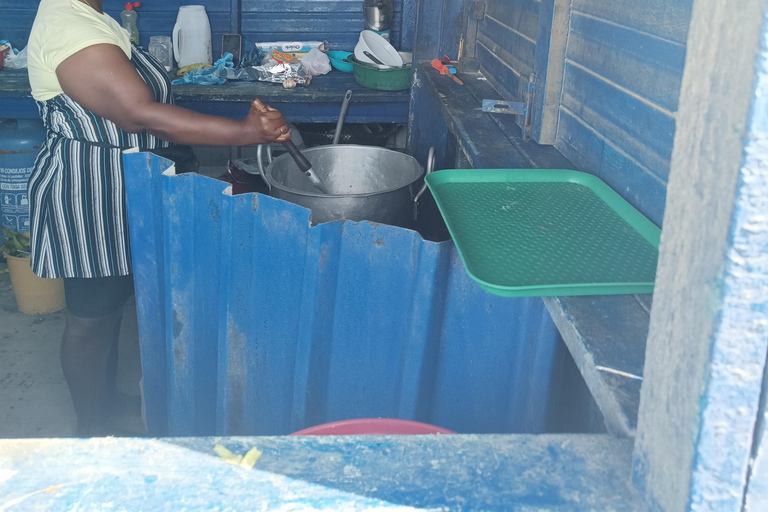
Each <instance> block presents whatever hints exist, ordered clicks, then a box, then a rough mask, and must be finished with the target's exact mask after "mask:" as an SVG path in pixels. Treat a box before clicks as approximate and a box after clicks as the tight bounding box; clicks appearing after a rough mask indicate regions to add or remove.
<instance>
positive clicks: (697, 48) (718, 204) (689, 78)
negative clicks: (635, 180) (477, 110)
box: [634, 0, 768, 511]
mask: <svg viewBox="0 0 768 512" xmlns="http://www.w3.org/2000/svg"><path fill="white" fill-rule="evenodd" d="M734 7H735V5H734V4H733V3H731V2H722V1H720V0H697V1H696V2H695V3H694V6H693V15H692V20H691V24H690V34H689V38H688V43H687V47H688V53H687V57H686V65H685V71H684V73H683V81H682V88H681V96H680V108H679V115H678V120H679V122H678V128H677V133H676V135H675V149H674V153H673V155H672V164H671V172H670V182H669V193H668V199H667V211H666V217H665V221H664V231H663V233H662V239H661V254H660V260H659V269H658V274H657V280H656V283H657V285H656V292H655V295H654V303H653V310H652V311H651V327H650V334H649V338H648V350H647V352H646V362H645V380H644V383H643V388H642V393H641V406H640V416H639V422H638V435H637V442H636V443H635V457H634V481H635V486H636V488H637V489H638V491H639V492H640V494H641V496H642V497H643V499H644V501H645V503H646V506H647V507H648V508H650V509H652V510H669V511H672V510H712V511H721V510H722V511H725V510H729V511H731V510H733V511H737V510H741V509H742V506H743V503H744V494H745V485H746V483H747V474H748V473H747V468H748V462H749V459H750V455H751V452H752V448H753V440H754V430H755V425H756V422H757V418H758V412H759V404H760V396H761V391H762V385H763V376H764V367H765V363H766V354H767V353H768V331H767V329H768V293H767V292H768V258H767V257H766V251H767V248H768V217H766V211H768V165H766V162H767V161H768V149H767V147H766V140H768V104H767V103H766V97H767V96H768V67H766V63H767V62H768V60H767V59H768V55H767V54H766V37H768V31H767V30H766V26H765V20H766V16H768V3H767V2H766V0H741V1H740V2H739V3H738V8H734Z"/></svg>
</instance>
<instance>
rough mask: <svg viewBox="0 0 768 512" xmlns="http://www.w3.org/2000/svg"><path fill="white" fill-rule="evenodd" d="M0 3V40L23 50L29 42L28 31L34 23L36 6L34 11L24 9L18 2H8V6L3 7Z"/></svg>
mask: <svg viewBox="0 0 768 512" xmlns="http://www.w3.org/2000/svg"><path fill="white" fill-rule="evenodd" d="M3 3H4V2H0V12H2V16H0V38H2V39H8V40H9V41H10V42H11V44H12V45H13V46H14V47H16V48H19V49H21V48H24V47H25V46H27V41H28V40H29V31H30V29H31V28H32V22H34V21H35V16H36V14H37V6H35V8H34V9H28V8H27V9H24V8H20V7H22V5H21V3H20V2H13V3H12V4H11V3H10V2H7V1H6V2H5V3H8V4H9V5H7V6H6V5H3Z"/></svg>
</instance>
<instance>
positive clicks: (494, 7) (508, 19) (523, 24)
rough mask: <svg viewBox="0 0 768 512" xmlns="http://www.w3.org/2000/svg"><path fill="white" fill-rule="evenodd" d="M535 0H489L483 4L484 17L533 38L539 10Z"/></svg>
mask: <svg viewBox="0 0 768 512" xmlns="http://www.w3.org/2000/svg"><path fill="white" fill-rule="evenodd" d="M540 7H541V2H539V1H537V0H516V1H515V2H509V1H506V0H489V1H487V2H486V4H485V17H486V19H488V18H492V19H493V20H494V22H495V23H498V24H502V25H504V26H505V27H507V28H508V29H509V30H511V31H515V32H518V33H519V34H520V35H522V36H524V37H527V38H529V39H533V40H535V39H536V38H537V37H538V34H539V10H540Z"/></svg>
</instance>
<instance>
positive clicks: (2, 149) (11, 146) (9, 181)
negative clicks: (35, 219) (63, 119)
mask: <svg viewBox="0 0 768 512" xmlns="http://www.w3.org/2000/svg"><path fill="white" fill-rule="evenodd" d="M43 142H45V128H43V123H42V122H40V121H37V120H20V121H16V120H9V121H5V122H0V225H2V226H5V227H7V228H10V229H12V230H14V231H18V232H20V233H26V232H28V231H29V200H28V199H27V182H28V181H29V175H30V173H31V172H32V167H33V166H34V164H35V159H36V158H37V154H38V153H39V151H40V146H42V145H43ZM4 241H5V235H3V234H2V232H0V243H2V242H4Z"/></svg>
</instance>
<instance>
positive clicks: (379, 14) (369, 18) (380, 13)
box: [363, 0, 395, 40]
mask: <svg viewBox="0 0 768 512" xmlns="http://www.w3.org/2000/svg"><path fill="white" fill-rule="evenodd" d="M363 14H364V15H365V28H366V29H368V30H373V31H374V32H377V33H378V34H379V35H381V36H382V37H384V38H385V39H387V40H389V33H390V28H391V27H392V21H393V20H394V18H395V6H394V4H393V3H392V0H364V1H363Z"/></svg>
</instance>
